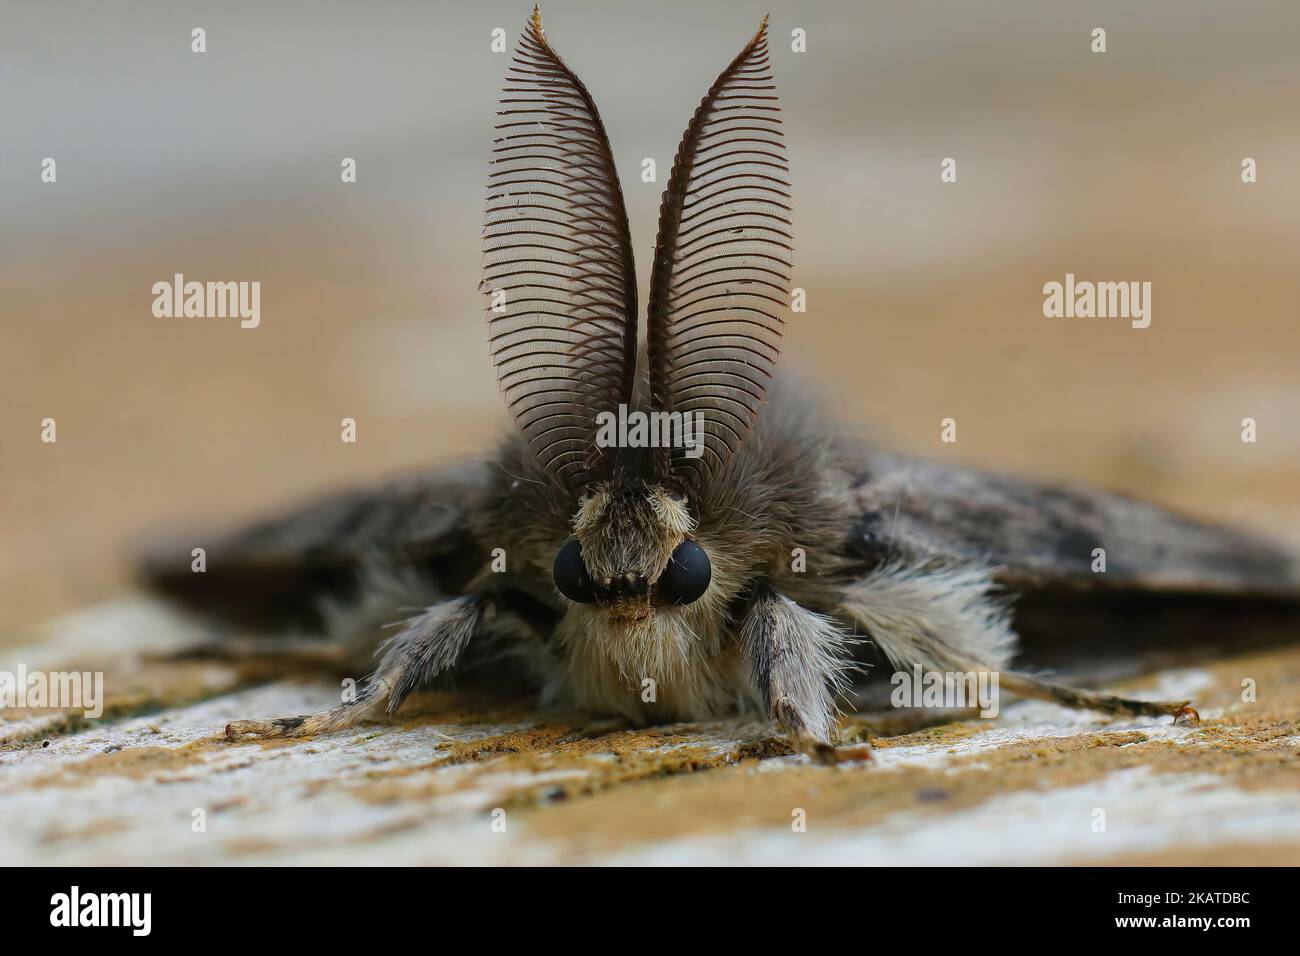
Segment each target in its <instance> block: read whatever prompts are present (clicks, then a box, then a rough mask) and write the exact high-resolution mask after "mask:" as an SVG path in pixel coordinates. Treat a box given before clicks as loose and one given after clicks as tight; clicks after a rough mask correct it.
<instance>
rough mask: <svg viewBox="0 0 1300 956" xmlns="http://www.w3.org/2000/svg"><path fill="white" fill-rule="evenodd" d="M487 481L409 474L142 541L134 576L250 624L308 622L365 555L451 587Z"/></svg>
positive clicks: (354, 580) (475, 564) (462, 577)
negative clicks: (226, 526) (270, 513)
mask: <svg viewBox="0 0 1300 956" xmlns="http://www.w3.org/2000/svg"><path fill="white" fill-rule="evenodd" d="M488 480H489V479H488V469H487V466H486V465H477V464H476V465H466V466H460V467H457V468H454V469H448V470H445V471H431V472H423V473H415V474H410V475H406V476H403V477H402V478H399V479H397V480H395V481H391V482H388V483H386V484H382V485H378V486H375V487H371V488H363V489H358V490H353V491H347V492H342V493H336V494H332V495H328V496H325V497H322V498H319V499H317V500H315V501H311V502H308V503H307V504H305V505H303V506H301V507H299V508H297V509H294V510H289V511H286V512H285V513H283V514H281V515H278V516H275V517H270V518H267V519H265V520H261V521H257V522H254V523H251V524H248V525H246V526H244V527H241V528H236V529H233V530H226V531H221V532H215V533H209V532H194V533H190V534H183V535H176V534H174V535H169V536H168V537H167V538H166V539H165V540H160V541H158V542H155V543H152V544H150V545H148V546H147V547H146V548H145V549H143V554H142V557H141V559H140V561H139V574H140V577H141V579H142V581H143V583H144V584H145V586H146V587H148V588H150V589H151V590H154V591H156V592H158V593H160V594H162V595H163V596H164V597H166V598H168V599H170V600H172V601H174V602H176V603H178V604H180V605H182V606H184V607H186V608H189V609H191V610H194V611H198V612H200V613H203V614H205V615H207V616H210V617H213V618H217V619H220V620H223V621H227V622H230V623H235V624H240V625H244V626H248V627H253V628H258V629H312V628H314V627H316V626H318V625H319V624H320V615H321V610H322V606H323V604H324V602H325V601H327V600H330V601H345V600H347V599H348V598H350V597H352V596H353V595H354V594H355V592H356V590H357V589H358V587H359V585H360V583H361V581H360V577H361V571H362V568H363V567H364V566H365V565H366V564H367V563H368V562H373V561H375V560H381V561H383V562H384V563H385V564H386V565H389V566H393V567H398V568H409V569H411V570H412V571H414V572H415V573H417V574H419V575H422V576H424V577H426V578H428V579H430V580H431V583H433V584H435V585H436V586H437V587H438V589H439V590H440V591H442V592H443V593H455V592H457V591H458V590H459V588H460V587H461V586H462V585H463V584H464V583H465V582H466V581H467V580H468V578H469V577H470V576H471V574H472V573H473V571H474V570H475V569H477V568H479V567H480V564H481V562H480V561H479V560H478V558H477V557H476V553H475V552H476V545H475V544H474V539H473V534H472V529H471V517H472V514H473V512H474V509H475V506H476V502H477V501H478V500H479V499H480V498H481V496H482V495H483V494H484V493H485V491H486V488H487V486H488ZM195 548H202V549H203V550H204V552H205V554H204V561H205V565H206V568H205V570H203V571H202V572H197V571H195V570H194V569H193V562H194V557H193V549H195Z"/></svg>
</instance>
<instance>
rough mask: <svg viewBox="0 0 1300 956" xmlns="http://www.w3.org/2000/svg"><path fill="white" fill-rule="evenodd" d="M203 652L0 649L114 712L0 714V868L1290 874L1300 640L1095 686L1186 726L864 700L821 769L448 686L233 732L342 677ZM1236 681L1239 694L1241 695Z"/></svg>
mask: <svg viewBox="0 0 1300 956" xmlns="http://www.w3.org/2000/svg"><path fill="white" fill-rule="evenodd" d="M202 639H203V635H202V633H201V631H200V630H199V629H198V628H196V627H195V626H194V625H193V624H191V623H189V622H187V621H185V620H183V619H180V618H177V617H175V616H173V614H172V613H171V612H169V611H167V610H165V609H163V608H161V607H160V606H158V605H157V604H155V603H153V602H151V601H149V600H147V599H144V598H124V599H122V600H121V601H118V602H115V603H113V604H109V605H103V606H100V607H96V608H91V609H88V610H86V611H83V612H80V613H78V614H77V615H74V616H71V617H66V618H63V619H61V620H59V621H57V622H54V624H52V625H51V626H50V628H49V633H48V634H47V635H42V636H41V639H40V640H39V642H37V643H34V644H32V645H30V646H27V647H17V648H11V649H10V650H9V651H8V652H7V653H6V655H5V656H4V661H5V663H3V664H0V669H4V668H8V669H10V670H13V669H14V668H15V667H16V666H17V663H18V662H22V663H23V664H25V666H27V667H28V668H37V667H42V668H46V669H69V668H70V667H72V666H74V665H76V666H80V667H88V668H99V669H102V670H103V671H104V673H105V681H106V689H107V700H108V707H107V709H106V711H105V714H104V716H103V718H101V719H100V720H96V721H89V722H86V721H82V720H79V719H77V718H75V717H72V716H70V715H69V714H67V713H64V712H51V711H43V712H22V711H13V710H6V711H0V720H2V722H0V741H2V743H0V859H4V860H5V861H6V863H8V864H10V865H39V864H118V863H128V864H148V863H186V864H209V863H226V864H261V863H334V864H345V865H365V864H397V863H465V864H541V863H652V864H653V863H678V862H693V863H853V864H858V863H860V864H875V865H899V864H905V863H917V864H942V863H962V864H998V863H1030V864H1039V863H1065V862H1068V863H1085V864H1094V863H1153V862H1160V863H1195V864H1214V863H1265V864H1280V863H1289V864H1297V863H1300V800H1297V799H1296V792H1297V789H1300V759H1298V758H1300V724H1298V723H1297V720H1296V715H1297V714H1298V713H1300V647H1293V648H1283V649H1279V650H1272V651H1264V652H1252V653H1250V654H1247V655H1241V656H1237V657H1230V658H1227V659H1225V660H1222V661H1218V662H1213V663H1208V664H1207V663H1204V662H1202V663H1200V664H1197V665H1194V666H1192V665H1186V664H1177V663H1175V664H1172V665H1171V666H1169V667H1167V668H1165V669H1163V670H1161V671H1160V672H1158V673H1154V674H1149V675H1146V676H1144V677H1140V678H1135V679H1132V680H1129V681H1127V682H1121V683H1120V684H1118V685H1116V686H1124V687H1127V688H1128V689H1130V690H1135V691H1137V692H1138V693H1139V694H1143V695H1146V694H1150V695H1152V696H1160V697H1176V696H1181V695H1188V696H1193V697H1195V698H1196V700H1197V703H1198V705H1199V706H1200V708H1201V714H1202V716H1203V720H1202V723H1201V724H1200V725H1199V726H1195V727H1184V726H1172V725H1170V724H1169V722H1168V721H1165V720H1160V721H1147V720H1140V721H1129V720H1121V721H1107V720H1105V719H1103V718H1101V717H1097V716H1095V715H1091V714H1086V713H1081V712H1075V711H1066V710H1061V709H1059V708H1055V707H1052V706H1050V705H1047V704H1042V703H1037V702H1016V703H1005V702H1004V705H1003V710H1002V714H1001V716H1000V717H999V718H998V719H996V720H994V721H983V720H979V719H970V720H965V721H957V722H949V723H944V724H940V725H937V726H930V727H922V728H920V729H916V730H913V731H911V732H909V733H900V729H901V728H902V726H903V724H904V723H905V722H906V721H905V719H904V718H903V717H901V716H900V715H899V714H897V713H894V714H880V715H868V716H866V717H857V718H853V719H850V720H848V721H846V722H845V724H844V726H843V728H842V732H843V734H844V736H845V737H846V738H847V739H858V738H860V737H861V736H863V735H867V736H870V737H871V739H872V740H873V741H874V743H875V745H876V747H877V748H878V754H877V758H878V759H877V760H876V762H875V764H874V765H871V766H856V765H855V766H845V767H834V768H826V767H819V766H813V765H811V764H809V763H808V762H807V761H806V760H805V759H804V758H803V757H798V756H793V755H791V754H790V753H789V750H788V748H786V747H785V745H784V743H783V741H782V740H781V739H780V738H779V737H775V736H773V735H772V732H771V729H770V728H768V727H765V726H763V725H756V724H743V723H739V722H736V723H721V724H708V725H691V726H675V727H666V728H655V729H651V730H647V731H643V732H637V733H632V732H625V733H616V734H611V735H607V736H604V737H595V738H584V737H580V736H579V737H577V738H576V739H566V738H569V737H570V736H571V731H573V729H574V728H575V726H576V721H574V720H571V719H566V718H565V717H564V716H563V715H541V714H538V713H537V712H536V711H535V710H533V709H532V708H531V707H530V706H529V705H528V703H527V702H524V701H483V700H481V699H480V700H477V701H474V700H469V699H466V698H465V697H463V696H462V697H457V696H454V695H452V694H449V693H428V694H422V695H417V696H416V697H414V698H413V699H412V700H411V701H409V702H408V703H407V705H406V706H405V707H404V708H403V709H402V710H401V711H400V712H399V714H398V716H397V719H396V720H394V721H393V722H392V723H391V724H389V725H373V726H368V727H363V728H359V729H356V730H352V731H347V732H343V733H339V734H336V735H331V736H328V737H319V738H314V739H303V740H293V741H264V742H258V741H256V740H252V739H250V740H245V741H238V742H232V741H228V740H226V739H225V737H224V736H223V734H222V729H223V727H224V724H225V722H226V721H228V720H230V719H232V718H239V717H252V716H272V715H285V714H296V713H302V712H306V711H309V710H312V709H315V708H319V707H324V706H327V705H329V704H331V703H333V702H335V701H336V700H337V699H338V693H339V690H338V687H339V685H338V679H337V677H336V676H333V675H330V674H328V673H324V672H321V671H319V670H316V669H314V668H310V667H304V666H302V665H288V664H286V663H285V662H283V661H280V662H262V663H257V664H250V663H239V664H235V663H230V662H221V661H215V660H210V659H201V658H194V657H192V656H184V655H178V652H179V651H182V650H183V649H185V648H187V647H192V646H194V644H195V642H196V641H201V640H202ZM1248 677H1249V678H1253V679H1255V680H1256V682H1257V685H1258V699H1257V701H1256V702H1254V703H1245V702H1243V701H1242V700H1241V699H1240V697H1241V682H1242V680H1243V679H1244V678H1248ZM1098 810H1101V811H1104V814H1105V829H1104V831H1099V830H1097V829H1096V821H1097V820H1098V819H1099V818H1098V814H1097V811H1098ZM196 811H202V814H201V815H200V814H196ZM494 811H503V813H497V814H495V815H494ZM800 811H802V817H803V819H804V820H806V828H805V830H804V832H795V830H794V829H793V824H794V822H795V821H796V819H797V818H799V817H800V816H801V814H800ZM199 819H202V822H203V824H204V826H203V827H202V828H198V829H196V827H197V823H196V821H197V820H199ZM502 819H504V821H505V827H504V831H501V830H500V823H499V822H498V823H497V828H495V829H494V826H493V824H494V821H500V820H502Z"/></svg>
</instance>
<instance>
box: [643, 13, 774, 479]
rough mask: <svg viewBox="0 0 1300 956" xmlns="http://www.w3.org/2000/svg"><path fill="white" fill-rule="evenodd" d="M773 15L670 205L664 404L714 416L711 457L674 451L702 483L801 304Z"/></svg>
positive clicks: (661, 351) (661, 366)
mask: <svg viewBox="0 0 1300 956" xmlns="http://www.w3.org/2000/svg"><path fill="white" fill-rule="evenodd" d="M779 113H780V107H779V106H778V104H777V97H776V86H775V83H774V82H773V79H772V71H771V66H770V64H769V61H768V47H767V17H764V18H763V22H762V24H761V25H760V26H759V28H758V32H757V33H756V34H755V35H754V38H753V39H752V40H750V41H749V43H748V44H747V45H746V46H745V48H744V49H743V50H741V51H740V54H739V56H737V57H736V58H735V59H734V60H733V61H732V62H731V65H730V66H728V67H727V68H726V69H725V70H724V71H723V72H722V75H721V76H719V77H718V79H717V80H716V81H715V82H714V84H713V86H712V87H711V88H710V89H709V92H708V94H707V95H706V96H705V97H704V99H703V100H702V101H701V103H700V106H699V108H698V109H697V110H696V111H695V116H694V117H693V118H692V119H691V122H690V125H689V126H687V127H686V133H685V135H684V136H683V137H682V142H681V145H680V146H679V147H678V148H677V156H676V158H675V159H674V161H673V171H672V175H671V177H670V178H669V181H668V187H667V188H666V189H665V190H664V194H663V200H662V202H661V204H660V207H659V237H658V240H657V243H656V247H655V259H654V268H653V270H652V272H651V283H650V304H649V314H648V317H647V333H648V340H649V353H650V355H649V359H650V363H649V364H650V391H651V400H652V402H653V405H654V408H655V409H656V410H660V411H667V412H681V413H683V414H686V415H692V416H694V415H695V414H697V413H698V414H702V415H703V416H704V441H703V454H702V456H701V457H699V458H689V457H687V456H686V455H685V454H684V449H681V448H674V449H672V451H671V453H670V454H669V455H668V456H667V458H668V460H667V462H666V463H665V462H664V460H663V459H660V468H661V470H662V469H663V467H665V465H666V467H667V468H668V469H669V470H670V474H662V473H661V474H660V476H659V477H660V479H661V480H668V479H671V480H673V481H675V482H676V483H678V484H680V485H682V486H683V487H686V488H690V489H698V488H699V487H701V486H702V485H703V484H704V483H707V482H708V481H709V480H711V479H712V478H713V477H715V476H716V475H717V473H718V472H719V471H720V470H721V469H722V468H724V467H725V466H726V464H727V462H728V461H729V460H730V458H731V455H732V454H733V453H734V452H735V450H736V448H737V447H739V445H740V443H741V441H742V440H743V439H744V436H745V434H746V433H747V432H748V431H749V430H750V428H751V427H752V426H753V424H754V421H755V419H756V418H757V417H758V411H759V408H760V407H761V406H762V405H763V403H764V402H765V401H766V397H767V381H768V379H769V378H771V375H772V371H773V369H774V367H775V365H776V360H777V357H778V355H779V354H780V337H781V327H782V326H783V325H784V324H785V320H784V319H783V318H782V317H781V311H782V310H783V309H785V308H787V307H788V304H789V298H788V296H789V281H790V266H791V262H790V257H791V255H792V254H793V242H792V239H791V227H790V218H789V216H790V212H791V209H790V184H789V181H788V175H789V165H788V163H787V161H786V158H785V144H784V143H783V142H782V138H781V137H782V134H781V120H780V117H779V115H778V114H779Z"/></svg>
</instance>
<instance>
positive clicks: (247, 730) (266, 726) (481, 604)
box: [226, 595, 492, 740]
mask: <svg viewBox="0 0 1300 956" xmlns="http://www.w3.org/2000/svg"><path fill="white" fill-rule="evenodd" d="M491 611H492V605H491V602H490V601H489V600H487V599H485V598H481V597H478V596H474V595H467V596H464V597H458V598H452V599H451V600H448V601H441V602H439V603H437V604H434V605H432V606H431V607H429V608H427V609H426V610H425V611H423V612H422V613H420V614H417V615H416V616H415V617H412V618H409V619H408V620H406V621H404V622H402V624H401V630H399V631H398V632H397V633H396V634H395V635H394V636H393V637H390V638H388V639H387V640H386V641H384V642H383V643H382V644H381V645H380V646H379V650H380V651H382V652H383V657H382V658H381V659H380V662H379V666H378V667H377V668H375V671H374V673H373V674H371V675H370V676H369V677H368V678H367V679H366V681H365V683H364V684H363V685H362V688H361V690H360V692H359V693H358V694H357V696H356V698H355V699H353V700H350V701H344V702H343V703H341V704H339V705H337V706H335V707H331V708H329V709H328V710H323V711H320V712H318V713H314V714H307V715H305V716H302V717H280V718H275V719H272V720H234V721H231V722H230V723H229V724H227V725H226V737H227V738H229V739H231V740H234V739H237V738H239V737H242V736H244V735H246V734H256V735H258V736H259V737H309V736H313V735H315V734H322V733H329V732H331V731H336V730H344V729H346V728H348V727H353V726H356V725H357V724H361V723H366V722H367V721H374V720H379V719H381V718H382V717H384V716H387V715H389V714H392V713H393V712H394V711H395V710H397V708H398V707H400V706H401V704H402V701H404V700H405V699H406V698H407V697H408V696H409V695H410V693H411V692H412V691H414V690H415V689H416V688H418V687H420V686H421V685H422V684H425V683H427V682H428V681H430V680H432V679H433V678H434V677H436V676H438V675H439V674H442V673H445V672H446V671H448V670H450V669H451V668H452V667H454V666H455V665H456V662H457V661H458V660H459V659H460V656H461V654H462V653H463V652H464V650H465V648H466V647H467V646H468V644H469V642H470V640H471V639H472V638H473V637H474V635H475V634H476V633H477V632H478V631H479V629H480V627H481V625H482V624H483V622H484V621H485V619H487V618H489V617H491Z"/></svg>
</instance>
